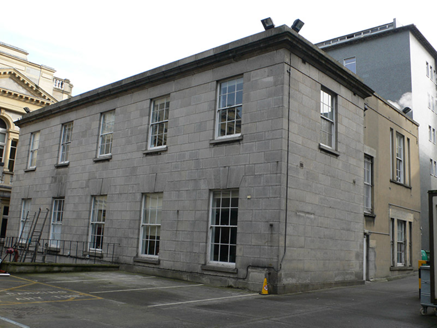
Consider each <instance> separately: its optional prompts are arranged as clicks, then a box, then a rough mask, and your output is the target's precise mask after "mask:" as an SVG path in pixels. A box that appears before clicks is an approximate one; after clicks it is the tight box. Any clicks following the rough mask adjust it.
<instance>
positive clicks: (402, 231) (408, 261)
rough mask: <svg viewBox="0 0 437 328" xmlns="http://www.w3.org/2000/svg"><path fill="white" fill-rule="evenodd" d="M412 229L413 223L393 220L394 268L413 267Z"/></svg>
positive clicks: (392, 251) (391, 232)
mask: <svg viewBox="0 0 437 328" xmlns="http://www.w3.org/2000/svg"><path fill="white" fill-rule="evenodd" d="M412 227H413V225H412V222H407V221H404V220H399V219H391V224H390V240H391V254H392V256H391V257H392V261H391V263H392V264H391V265H392V266H394V267H403V266H404V267H406V266H411V265H412V258H411V256H412V240H411V238H412Z"/></svg>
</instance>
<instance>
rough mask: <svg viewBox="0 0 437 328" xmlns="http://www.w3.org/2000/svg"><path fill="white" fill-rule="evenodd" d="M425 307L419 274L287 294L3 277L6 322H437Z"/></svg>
mask: <svg viewBox="0 0 437 328" xmlns="http://www.w3.org/2000/svg"><path fill="white" fill-rule="evenodd" d="M261 288H262V285H260V290H261ZM420 308H421V305H420V300H419V297H418V278H417V276H410V277H407V278H403V279H398V280H393V281H388V282H371V283H366V284H365V285H361V286H355V287H345V288H334V289H326V290H321V291H314V292H308V293H299V294H287V295H260V294H258V293H253V292H249V291H246V290H239V289H232V288H216V287H211V286H206V285H202V284H196V283H190V282H186V281H180V280H172V279H166V278H160V277H155V276H148V275H143V274H138V273H128V272H122V271H111V272H86V273H50V274H14V275H10V276H7V277H5V276H0V327H2V328H17V327H21V328H26V327H32V328H34V327H44V328H52V327H53V328H54V327H56V328H59V327H63V328H64V327H65V328H70V327H71V328H75V327H80V328H88V327H92V328H108V327H251V328H252V327H253V328H257V327H279V328H280V327H302V328H306V327H336V328H337V327H348V328H349V327H357V328H360V327H363V328H364V327H365V328H369V327H384V328H392V327H393V328H394V327H396V328H402V327H437V316H436V315H435V314H434V311H433V309H432V308H428V313H427V314H426V315H424V316H423V315H421V314H420Z"/></svg>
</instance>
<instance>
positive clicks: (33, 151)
mask: <svg viewBox="0 0 437 328" xmlns="http://www.w3.org/2000/svg"><path fill="white" fill-rule="evenodd" d="M39 138H40V132H39V131H38V132H34V133H32V134H31V135H30V147H29V162H28V164H27V168H29V169H32V168H35V167H36V158H37V157H38V148H39Z"/></svg>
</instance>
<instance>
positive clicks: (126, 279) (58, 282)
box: [50, 276, 155, 284]
mask: <svg viewBox="0 0 437 328" xmlns="http://www.w3.org/2000/svg"><path fill="white" fill-rule="evenodd" d="M143 278H144V279H149V278H155V276H147V277H141V279H143ZM97 280H124V281H129V280H130V281H138V278H135V279H133V278H131V277H129V278H111V279H110V278H101V279H83V280H61V281H51V282H50V284H63V283H68V282H88V281H89V282H93V281H97Z"/></svg>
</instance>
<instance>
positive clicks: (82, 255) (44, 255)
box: [0, 237, 119, 264]
mask: <svg viewBox="0 0 437 328" xmlns="http://www.w3.org/2000/svg"><path fill="white" fill-rule="evenodd" d="M117 246H119V244H116V243H104V244H103V245H102V247H101V248H99V249H95V248H92V247H91V245H90V243H89V242H87V241H73V240H50V239H41V240H40V243H39V247H38V250H37V256H36V260H35V262H36V263H74V264H76V263H80V264H86V263H88V264H102V263H110V264H115V263H117V260H118V258H117V256H116V252H117ZM8 249H9V252H8V251H7V250H8ZM11 249H13V250H14V252H12V250H11ZM16 252H18V253H16ZM24 252H25V242H24V240H19V238H18V237H6V238H4V239H2V241H1V242H0V258H1V259H4V260H5V261H10V262H14V261H18V262H24V261H27V262H29V261H30V260H31V258H32V256H30V255H28V256H23V253H24ZM28 252H30V253H32V255H33V252H34V250H32V249H30V250H28Z"/></svg>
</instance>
